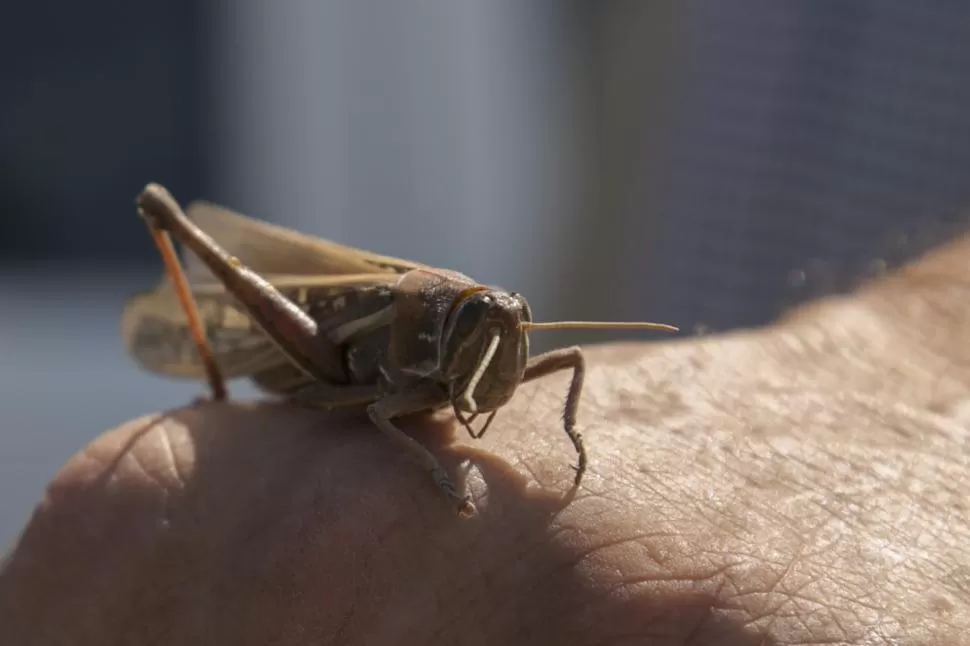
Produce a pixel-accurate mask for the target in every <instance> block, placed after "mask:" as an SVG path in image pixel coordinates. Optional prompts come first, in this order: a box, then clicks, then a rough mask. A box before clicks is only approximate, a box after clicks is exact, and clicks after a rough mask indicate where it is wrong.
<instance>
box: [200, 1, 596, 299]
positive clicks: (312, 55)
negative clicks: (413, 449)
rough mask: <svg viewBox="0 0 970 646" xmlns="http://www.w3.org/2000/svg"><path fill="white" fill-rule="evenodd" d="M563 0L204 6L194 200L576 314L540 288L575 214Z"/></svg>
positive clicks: (556, 279)
mask: <svg viewBox="0 0 970 646" xmlns="http://www.w3.org/2000/svg"><path fill="white" fill-rule="evenodd" d="M576 6H578V4H577V3H574V2H567V3H555V4H543V5H539V4H535V3H522V2H517V1H513V0H501V1H496V0H466V1H464V2H453V1H452V0H422V1H419V2H409V3H400V2H394V1H391V0H389V1H386V2H379V3H373V2H372V3H359V2H353V1H352V0H335V1H333V2H314V1H311V0H294V1H293V2H286V3H282V2H281V3H267V2H262V1H261V0H233V1H232V2H229V1H228V0H222V1H221V2H218V3H216V5H215V12H216V13H215V16H214V21H213V24H214V25H215V28H216V29H217V33H216V34H215V39H214V47H215V51H214V54H213V60H214V61H215V62H214V65H213V67H212V70H211V76H212V86H211V92H212V97H213V99H214V101H213V106H214V112H213V113H212V115H211V122H212V127H213V133H214V134H213V136H214V137H215V140H214V142H213V143H214V148H215V151H216V154H215V156H214V159H215V161H216V164H215V166H216V168H215V173H216V174H215V177H216V185H217V187H218V188H217V190H216V191H215V194H214V195H213V196H212V199H218V200H220V201H224V202H229V203H230V204H232V205H233V206H235V207H237V208H239V209H240V210H246V211H248V212H250V213H251V214H253V215H258V216H260V217H265V218H268V219H273V220H275V221H277V222H280V223H284V224H287V225H289V226H293V227H297V228H299V229H301V230H304V231H307V232H310V233H314V234H317V235H323V236H327V237H330V238H333V239H336V240H338V241H342V242H345V243H349V244H354V245H359V246H366V247H370V248H373V249H374V250H377V251H381V252H384V253H390V254H394V255H401V256H406V257H412V258H414V259H418V260H421V261H424V262H429V263H434V264H439V265H443V266H450V267H454V268H456V269H461V270H462V271H465V272H466V273H468V274H470V275H473V276H475V277H476V278H479V279H480V280H483V281H488V282H492V283H496V284H501V285H503V286H506V287H508V288H509V289H515V290H517V291H521V292H524V293H527V294H529V295H530V300H531V301H532V302H533V306H534V308H535V309H536V310H537V315H538V316H542V317H543V318H548V317H549V316H552V315H555V314H562V313H571V314H572V315H573V316H578V315H581V314H584V312H583V311H582V309H581V308H580V307H579V306H577V305H575V304H572V303H571V304H570V306H569V309H568V311H567V310H566V309H565V308H563V307H561V306H557V304H556V302H555V296H554V295H555V294H561V293H562V290H561V289H559V284H560V283H561V281H562V280H563V275H564V268H565V266H566V265H567V264H568V262H569V261H570V260H572V258H571V257H570V256H569V252H570V245H569V244H568V243H569V240H570V238H571V237H572V233H571V232H573V233H575V230H574V227H573V224H574V223H575V218H576V213H577V211H576V208H577V204H575V202H574V199H573V198H574V193H573V192H572V186H571V182H572V181H573V180H574V177H573V176H571V174H570V172H569V169H571V168H572V167H573V166H574V162H575V154H576V153H575V150H576V146H575V136H576V135H577V133H578V132H579V131H578V130H577V129H576V127H575V126H576V123H577V120H576V115H575V114H574V112H575V110H576V105H577V102H576V95H575V86H576V79H575V78H574V74H575V70H573V69H570V68H569V65H570V63H571V61H572V60H574V59H575V56H576V52H575V47H577V46H579V47H584V46H585V45H584V43H574V42H569V37H570V35H572V34H574V33H575V31H574V30H572V29H571V28H570V23H569V20H570V17H571V16H573V14H574V9H575V7H576ZM572 296H573V298H575V294H573V295H572Z"/></svg>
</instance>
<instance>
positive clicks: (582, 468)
mask: <svg viewBox="0 0 970 646" xmlns="http://www.w3.org/2000/svg"><path fill="white" fill-rule="evenodd" d="M570 368H571V369H572V371H573V379H572V381H571V382H570V384H569V392H568V393H566V406H565V408H564V409H563V416H562V419H563V427H564V429H565V431H566V435H568V436H569V439H570V440H571V441H572V443H573V447H575V449H576V453H578V454H579V465H578V466H575V467H573V469H574V470H575V471H576V479H575V481H574V483H575V485H576V486H579V483H580V482H581V481H582V479H583V474H584V473H585V472H586V445H585V444H584V443H583V436H582V434H581V433H579V432H577V431H576V412H577V411H578V410H579V397H580V395H581V394H582V391H583V379H584V378H585V376H586V360H585V359H584V358H583V351H582V349H581V348H579V347H578V346H573V347H571V348H560V349H558V350H550V351H549V352H546V353H544V354H540V355H539V356H537V357H533V358H532V359H531V360H530V361H529V364H528V365H527V366H526V368H525V376H524V377H523V379H522V381H532V380H533V379H538V378H539V377H544V376H546V375H548V374H551V373H553V372H559V371H560V370H566V369H570Z"/></svg>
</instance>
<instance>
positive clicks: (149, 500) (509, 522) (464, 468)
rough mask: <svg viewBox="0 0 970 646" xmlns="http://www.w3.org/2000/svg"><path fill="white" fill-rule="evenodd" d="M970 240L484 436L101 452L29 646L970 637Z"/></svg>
mask: <svg viewBox="0 0 970 646" xmlns="http://www.w3.org/2000/svg"><path fill="white" fill-rule="evenodd" d="M968 257H970V238H967V239H961V240H957V241H955V242H953V243H952V244H951V245H949V246H948V247H945V248H941V249H938V250H936V251H935V252H933V253H932V254H930V255H929V256H927V257H924V258H923V259H922V260H920V261H918V262H916V263H914V264H912V265H911V266H909V267H907V268H906V269H904V270H902V271H901V272H899V273H896V274H894V275H891V276H888V277H886V278H883V279H880V280H879V281H876V282H874V283H870V284H869V285H868V286H866V287H864V288H862V289H860V290H858V291H857V292H855V293H853V294H851V295H848V296H842V297H833V298H830V299H826V300H823V301H819V302H816V303H813V304H811V305H808V306H806V307H803V308H801V309H798V310H796V311H794V312H791V313H790V314H789V315H788V316H786V317H785V318H784V319H783V320H782V321H780V322H778V323H777V324H775V325H772V326H769V327H766V328H763V329H760V330H753V331H747V332H743V333H738V334H730V335H722V336H709V337H698V338H689V339H683V340H677V341H674V342H669V341H662V342H657V343H652V344H626V345H613V346H604V347H600V348H596V349H589V351H588V354H587V357H588V368H589V372H588V377H587V386H586V390H585V393H584V397H583V405H582V407H581V409H580V417H579V427H580V428H581V429H582V430H583V432H584V434H585V436H586V439H587V443H588V446H589V451H590V467H589V471H588V472H587V474H586V477H585V479H584V481H583V484H582V486H581V487H580V488H579V490H578V491H575V492H573V493H572V494H570V485H571V481H572V477H573V472H572V470H570V469H569V468H568V464H569V463H570V462H571V461H574V460H575V454H574V453H573V452H572V449H571V446H570V445H569V442H568V441H567V439H566V437H565V436H564V435H563V433H562V431H561V426H560V420H559V415H560V413H561V405H562V397H563V394H564V392H565V388H566V385H567V379H568V375H566V374H562V375H556V376H550V377H547V378H544V379H542V380H539V381H538V382H537V383H534V384H529V385H526V386H524V387H523V388H522V389H521V390H520V391H519V393H518V394H517V395H516V397H515V398H514V400H513V402H512V403H511V404H510V406H509V407H508V409H506V410H503V412H502V413H501V414H500V417H499V418H498V419H497V420H496V422H495V425H494V426H493V427H492V429H491V430H490V431H489V432H488V434H487V435H486V436H485V438H484V439H482V440H481V441H478V442H472V441H470V440H468V438H467V437H465V436H458V435H456V434H455V429H456V427H455V425H454V423H453V422H451V421H449V420H448V418H447V416H441V417H439V418H434V419H429V418H427V417H423V418H422V417H416V418H412V419H409V420H405V422H404V423H403V427H404V428H405V429H406V430H407V431H408V432H409V433H411V434H412V435H413V436H414V437H416V438H418V439H419V440H421V441H422V442H424V443H426V444H427V445H429V446H430V447H431V448H432V450H433V451H434V452H435V454H436V455H438V456H439V457H440V458H441V460H442V463H443V464H444V465H445V467H446V469H448V470H449V471H450V472H451V473H452V474H453V475H456V476H457V478H458V482H459V486H464V487H466V488H467V489H468V490H469V491H470V492H471V493H472V495H473V497H474V501H475V503H476V505H477V506H478V508H479V512H480V516H479V517H477V518H474V519H471V520H459V519H457V518H456V517H455V516H454V515H453V512H452V510H451V509H450V508H449V506H448V505H447V503H446V501H445V500H444V499H443V498H442V497H441V496H440V495H439V493H438V492H437V491H436V490H435V489H434V487H433V485H432V484H431V483H430V482H429V480H428V478H427V476H426V474H425V473H424V472H422V471H421V470H420V469H419V468H416V467H415V466H414V464H413V463H411V462H409V461H408V460H407V458H406V457H404V456H403V455H402V453H401V452H400V451H399V450H398V449H396V448H395V447H394V446H392V445H391V444H390V443H389V442H388V441H387V440H386V439H384V438H383V437H382V436H381V435H380V433H378V432H377V431H375V430H374V429H373V427H371V426H370V425H369V423H368V421H367V420H366V417H364V416H363V415H360V414H352V413H340V414H326V413H321V412H319V411H317V412H314V411H301V410H294V409H291V408H287V407H283V406H278V405H265V406H259V407H252V406H250V407H247V406H244V405H239V404H212V403H209V404H205V403H203V404H199V405H196V406H193V407H189V408H185V409H181V410H176V411H170V412H169V413H167V414H164V415H161V414H155V415H149V416H146V417H144V418H142V419H139V420H135V421H132V422H129V423H127V424H124V425H123V426H121V427H119V428H118V429H115V430H112V431H109V432H107V433H105V434H104V435H102V436H101V437H99V438H97V439H96V440H95V441H94V442H92V443H91V444H90V445H89V446H87V447H86V448H85V449H84V450H83V451H82V452H81V453H79V454H78V455H77V456H75V457H74V458H73V459H72V460H70V462H68V463H67V464H66V465H65V466H64V468H63V470H62V471H61V472H60V473H59V474H58V475H57V476H56V477H55V478H54V480H53V481H52V482H51V483H50V486H49V489H48V491H47V494H46V496H45V498H44V500H43V501H41V503H40V504H39V505H38V507H37V510H36V512H35V514H34V516H33V518H32V519H31V520H30V522H29V524H28V526H27V527H26V529H25V531H24V533H23V536H22V539H21V541H20V543H19V545H18V546H17V547H16V549H15V550H14V551H13V553H12V554H11V555H10V556H9V560H8V562H7V564H6V566H5V568H4V570H3V573H2V574H0V626H2V627H3V634H4V636H5V638H6V639H7V640H8V641H7V642H6V643H16V644H23V645H32V644H67V643H70V644H82V645H83V644H130V643H138V644H189V643H192V644H201V643H218V644H234V645H245V644H260V645H263V644H385V643H387V644H403V643H406V644H529V645H537V644H575V645H584V644H602V645H614V644H634V643H636V644H643V643H649V644H692V645H709V644H710V645H713V644H719V645H725V646H730V645H748V644H752V645H754V644H927V645H929V644H943V645H947V644H968V643H970V523H968V504H970V503H968V501H967V493H968V492H970V486H968V484H970V475H968V473H970V469H968V466H970V465H968V462H970V458H968V452H967V451H966V449H965V448H964V447H966V446H967V441H968V440H970V438H968V433H970V431H968V428H970V338H968V336H970V323H968V322H970V263H968V262H967V258H968Z"/></svg>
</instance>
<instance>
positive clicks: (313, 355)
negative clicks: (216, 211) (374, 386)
mask: <svg viewBox="0 0 970 646" xmlns="http://www.w3.org/2000/svg"><path fill="white" fill-rule="evenodd" d="M138 206H139V209H140V211H141V213H142V216H143V217H145V219H147V220H148V221H149V222H150V224H151V225H152V226H155V227H157V228H159V229H164V230H165V231H168V232H169V233H171V234H172V236H173V237H175V238H176V239H177V240H178V241H179V242H181V243H182V244H183V245H185V246H186V247H187V248H188V249H190V250H191V251H192V252H193V253H194V254H195V255H196V256H198V257H199V259H200V260H201V261H202V262H203V263H204V264H205V265H206V267H208V268H209V270H210V271H211V272H212V273H213V275H214V276H215V277H216V278H217V279H218V280H219V282H221V283H222V284H223V286H224V287H225V288H226V291H228V292H229V293H230V294H232V295H233V296H234V297H235V298H236V300H237V302H238V303H239V304H240V305H241V306H242V307H243V308H244V309H245V310H246V313H247V314H248V315H249V317H250V318H251V319H252V320H253V321H254V322H255V323H256V324H257V325H259V327H260V328H261V329H262V330H263V332H265V333H266V335H267V336H269V337H270V338H271V339H272V340H273V341H274V342H275V343H276V345H278V346H279V348H280V350H282V351H283V353H285V354H286V355H287V356H288V357H289V359H290V360H291V361H293V363H294V364H296V365H297V366H299V368H300V369H302V370H303V371H304V372H305V373H306V374H307V375H309V376H311V377H313V378H315V379H317V380H319V381H327V379H328V378H329V375H328V374H327V373H326V371H324V370H323V369H322V368H321V366H324V365H328V362H329V361H331V360H332V349H333V348H332V344H329V343H326V342H324V341H323V340H322V339H321V336H320V335H319V333H318V332H319V330H318V327H317V324H316V322H315V321H314V320H313V319H312V318H310V316H308V315H307V314H306V313H305V312H304V311H303V310H301V309H300V308H299V306H297V305H296V304H295V303H293V302H292V301H291V300H289V299H288V298H286V296H284V295H283V294H282V293H281V292H280V291H279V290H278V289H276V288H275V287H273V286H272V285H271V284H270V283H269V282H268V281H267V280H266V279H264V278H263V277H262V276H260V275H259V274H257V273H256V272H254V271H252V270H251V269H249V268H248V267H245V266H244V265H243V264H242V263H240V262H239V260H238V259H237V258H235V257H233V256H232V255H231V254H230V253H228V252H227V251H226V250H225V249H223V248H222V247H220V246H219V245H218V244H217V243H216V241H215V240H213V239H212V238H211V237H209V236H208V235H206V233H205V232H204V231H202V230H201V229H200V228H199V227H198V226H196V225H195V223H193V222H192V221H191V220H189V219H188V218H187V217H186V216H185V213H183V212H182V208H181V207H180V206H179V204H178V202H176V201H175V198H173V197H172V195H171V193H169V192H168V191H167V190H166V189H165V188H164V187H162V186H159V185H158V184H149V185H148V186H146V187H145V189H144V190H143V191H142V193H141V195H139V196H138Z"/></svg>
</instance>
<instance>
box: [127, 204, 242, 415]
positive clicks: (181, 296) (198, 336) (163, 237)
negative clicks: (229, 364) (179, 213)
mask: <svg viewBox="0 0 970 646" xmlns="http://www.w3.org/2000/svg"><path fill="white" fill-rule="evenodd" d="M146 224H147V225H148V231H149V233H151V236H152V239H153V240H154V241H155V245H156V246H157V247H158V252H159V254H161V256H162V262H163V263H164V264H165V272H166V273H167V274H168V277H169V279H170V280H171V281H172V287H173V288H174V290H175V295H176V296H177V297H178V300H179V304H180V305H181V306H182V311H183V312H185V317H186V319H187V320H188V324H189V332H190V333H191V335H192V341H193V342H194V343H195V347H196V348H197V350H198V352H199V358H200V359H201V360H202V365H203V366H204V367H205V373H206V379H207V380H208V382H209V388H210V389H211V390H212V399H214V400H215V401H223V400H225V399H226V398H227V397H228V396H229V393H228V391H227V389H226V380H225V378H224V377H223V376H222V371H221V370H219V366H218V364H217V363H216V359H215V356H214V355H213V353H212V348H211V347H210V346H209V342H208V340H207V339H206V334H205V326H204V325H203V324H202V316H201V315H200V314H199V308H198V305H197V304H196V302H195V297H194V296H192V288H191V287H190V286H189V281H188V278H186V276H185V270H184V269H183V268H182V263H181V262H180V261H179V257H178V254H176V253H175V247H174V246H173V245H172V238H171V237H170V236H169V234H168V233H167V232H166V231H163V230H162V229H159V228H158V227H156V226H155V225H154V223H153V222H152V221H150V220H146ZM200 399H201V398H200Z"/></svg>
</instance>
